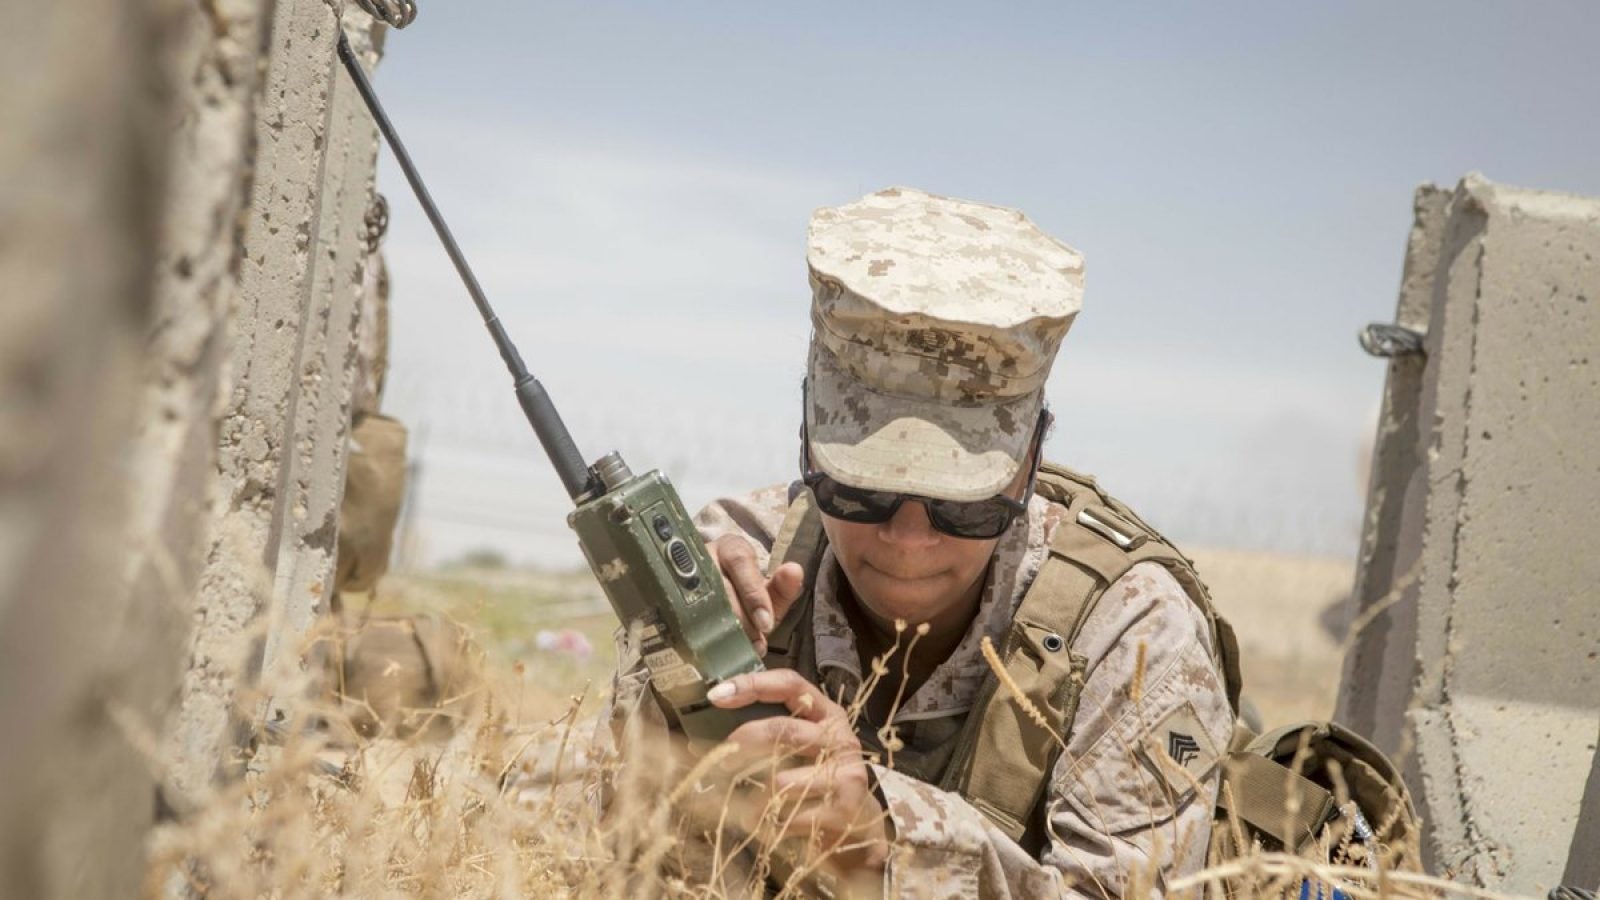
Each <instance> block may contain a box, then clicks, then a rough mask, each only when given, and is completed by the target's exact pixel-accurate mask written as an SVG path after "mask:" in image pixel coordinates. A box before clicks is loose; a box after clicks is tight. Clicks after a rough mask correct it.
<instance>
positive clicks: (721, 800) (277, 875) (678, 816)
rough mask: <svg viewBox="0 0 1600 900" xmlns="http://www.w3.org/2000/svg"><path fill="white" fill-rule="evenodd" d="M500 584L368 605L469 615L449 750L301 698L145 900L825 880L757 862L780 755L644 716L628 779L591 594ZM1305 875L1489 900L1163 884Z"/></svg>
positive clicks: (466, 584)
mask: <svg viewBox="0 0 1600 900" xmlns="http://www.w3.org/2000/svg"><path fill="white" fill-rule="evenodd" d="M530 578H531V576H530ZM495 579H496V580H493V581H489V582H487V583H486V582H485V581H484V580H482V579H478V578H475V577H473V576H471V575H466V574H457V575H443V576H441V575H430V576H424V577H413V578H408V579H392V580H391V581H390V582H389V583H387V584H386V585H385V586H384V587H383V588H382V590H381V592H380V598H381V599H380V600H376V601H373V602H372V604H371V608H372V609H373V610H377V611H387V612H399V613H403V612H408V611H412V610H415V609H419V608H425V609H429V610H433V611H444V612H447V613H450V614H453V615H454V616H455V617H456V618H458V619H460V620H462V621H469V622H473V623H479V627H477V628H476V630H477V632H478V634H479V637H480V640H482V642H483V643H484V645H485V648H486V649H487V651H488V652H487V663H486V670H487V673H488V677H487V680H486V681H485V683H484V685H483V687H482V689H481V696H480V697H479V698H478V702H476V703H474V704H471V705H470V706H467V707H463V708H464V709H466V710H469V711H468V712H466V713H464V714H463V715H462V717H461V718H460V720H459V721H455V722H453V723H452V724H453V726H454V727H453V728H452V729H450V732H451V736H450V737H449V738H448V739H447V740H443V741H437V740H436V741H431V742H430V741H425V740H423V739H421V738H417V737H413V738H410V739H406V740H401V739H398V738H395V737H394V736H393V735H380V736H378V737H376V738H374V739H370V740H362V741H360V742H356V741H354V740H352V739H349V738H345V739H342V740H343V742H342V743H340V742H339V741H336V740H335V739H334V738H333V737H332V736H333V735H337V734H345V733H346V732H345V731H344V730H341V729H337V728H335V729H330V728H327V727H326V724H327V723H328V722H330V721H333V722H337V721H338V719H339V718H340V716H341V715H342V712H341V711H340V710H338V709H335V708H332V707H329V706H327V705H325V704H315V703H309V702H308V703H305V704H303V705H302V706H303V708H300V709H297V710H296V712H297V714H298V715H299V716H300V719H299V721H297V722H296V723H294V725H293V726H292V727H290V728H289V729H288V730H287V733H288V734H289V735H291V737H289V738H287V739H276V738H272V739H269V738H271V736H269V735H262V736H261V738H262V739H261V740H260V741H258V742H257V744H256V745H255V750H254V752H253V753H252V754H251V755H250V756H249V758H248V760H247V764H246V765H245V766H244V775H243V777H242V778H240V779H239V780H237V781H236V782H234V783H232V784H230V785H229V786H227V787H225V788H223V789H220V790H219V791H218V792H217V793H216V794H215V796H213V797H210V798H208V799H207V801H206V802H204V803H203V804H201V805H199V806H198V808H196V809H194V810H192V811H191V812H189V813H188V814H187V815H185V816H184V817H183V818H182V819H181V820H179V821H176V822H172V823H169V824H167V825H165V826H163V827H162V828H160V829H158V831H157V832H156V834H155V836H154V838H153V840H152V843H151V865H150V869H149V876H148V878H147V881H146V884H145V888H144V893H145V895H146V896H156V895H164V894H166V893H167V892H169V891H170V890H171V889H172V888H173V887H174V886H175V885H183V884H187V885H188V886H189V887H190V888H191V889H192V891H193V893H195V894H197V895H199V896H204V897H274V898H292V897H322V896H334V895H339V896H359V897H434V896H464V897H512V896H577V897H617V896H628V897H635V896H645V897H650V896H654V897H695V898H718V897H732V896H748V895H750V894H751V892H752V890H753V889H754V886H757V885H761V884H763V883H765V882H770V883H772V884H775V885H778V886H779V893H780V895H782V896H808V895H811V894H812V893H813V892H814V890H815V885H816V884H817V881H816V880H815V879H818V878H821V879H824V880H826V879H828V878H832V877H834V874H835V873H831V872H830V871H829V868H828V862H827V861H828V859H829V858H830V856H831V854H833V853H836V852H838V851H841V850H844V849H848V848H845V847H840V846H833V847H822V848H817V852H807V851H806V850H804V849H797V848H798V847H800V846H801V845H802V844H803V843H804V842H803V841H801V842H796V841H793V840H791V841H788V842H785V843H780V844H777V845H776V846H777V847H778V850H777V851H776V852H769V851H767V850H765V849H763V848H765V847H766V846H768V844H767V843H766V842H765V841H763V840H762V839H761V838H763V837H766V838H770V836H771V835H773V834H775V833H779V832H781V831H783V824H784V822H785V821H786V817H789V816H792V815H793V814H794V811H795V810H796V809H797V808H798V806H799V804H798V803H797V802H796V801H798V800H801V799H803V798H795V797H784V796H767V795H761V794H758V793H753V792H752V791H751V790H750V789H749V787H748V782H749V778H750V777H751V776H754V777H756V778H757V780H759V779H760V776H762V775H764V774H769V773H770V772H771V771H773V770H774V769H775V768H777V767H779V766H781V765H782V761H781V760H777V759H772V760H765V761H755V762H750V761H747V760H746V761H739V762H741V763H742V766H730V763H732V762H734V761H732V760H729V759H725V758H723V756H722V754H711V755H707V756H704V757H701V758H699V759H698V760H696V759H695V758H694V757H692V756H691V755H689V754H687V753H686V752H685V750H684V749H683V748H682V747H678V746H672V745H663V744H659V743H653V742H652V740H651V737H650V734H649V733H648V732H649V730H648V729H646V728H645V727H644V726H643V724H642V722H641V721H640V720H641V718H642V717H638V716H635V717H634V718H633V720H632V724H631V725H630V726H629V727H630V728H632V729H633V730H632V731H631V732H630V733H628V734H625V735H623V736H622V743H623V744H624V745H625V746H628V747H630V748H636V751H637V752H634V753H630V758H633V759H643V760H645V761H646V764H644V765H625V764H623V763H620V762H619V761H618V760H617V759H616V758H615V757H614V756H613V755H612V754H610V753H609V752H608V751H609V749H610V747H611V746H612V745H613V741H612V740H611V739H610V737H609V731H600V732H597V731H596V729H595V728H594V721H593V717H592V716H591V715H590V714H591V713H592V712H593V711H594V710H596V709H598V708H599V704H600V695H601V694H603V693H604V691H603V690H596V689H593V688H591V687H590V685H591V684H594V683H599V684H606V683H608V679H609V673H610V671H611V669H612V666H613V660H614V656H613V651H612V648H611V644H610V642H609V638H608V636H607V635H608V632H609V631H610V630H611V629H612V627H613V623H612V620H611V619H610V617H609V612H608V611H606V609H605V607H604V606H603V605H601V603H603V601H601V602H595V601H596V600H597V595H595V594H594V593H592V588H591V589H589V590H590V593H589V594H587V595H585V594H584V590H583V586H584V585H587V584H589V582H587V581H586V580H585V579H581V578H580V579H575V580H573V581H571V582H570V583H568V582H562V581H560V580H559V579H557V580H556V581H554V582H541V581H537V580H536V579H535V580H530V581H519V580H518V577H517V576H512V575H497V576H495ZM551 584H555V585H556V586H557V587H558V588H559V590H555V591H552V590H550V585H551ZM563 592H565V593H563ZM585 604H588V605H585ZM358 608H359V607H358ZM574 622H576V623H577V627H580V628H582V629H584V630H585V631H586V632H587V633H591V634H592V639H593V640H594V643H595V647H596V651H597V652H596V654H595V656H594V658H593V659H590V660H588V661H586V662H576V661H572V660H567V659H564V658H560V657H552V656H549V655H547V654H539V653H537V652H535V651H532V650H530V649H529V648H527V647H526V646H524V645H522V644H519V643H517V641H518V640H519V638H520V636H522V635H525V634H528V633H531V631H532V630H534V629H537V628H539V627H549V626H552V625H557V624H562V625H571V624H572V623H574ZM911 639H912V640H914V639H915V635H913V636H911ZM889 662H890V661H888V660H885V661H880V663H879V664H878V665H875V666H873V667H872V670H871V672H869V678H868V680H869V686H868V687H867V688H866V690H870V688H871V684H870V683H875V682H876V680H877V679H879V678H882V677H884V676H886V675H888V673H889V672H890V671H891V666H890V665H889ZM602 679H607V680H602ZM285 693H289V692H285ZM299 693H303V692H299ZM256 699H257V698H247V700H246V701H245V704H246V707H247V708H248V707H249V704H251V703H254V702H255V701H256ZM854 707H855V708H856V709H857V710H859V708H860V704H859V703H857V704H854ZM313 725H318V726H319V727H312V726H313ZM597 734H598V739H597ZM725 752H726V751H724V753H725ZM602 798H604V799H605V800H606V801H607V802H605V803H602V802H601V801H602ZM602 807H604V811H602ZM1219 827H1220V826H1219ZM1307 878H1311V879H1315V880H1318V881H1322V882H1326V883H1338V884H1340V885H1341V886H1342V887H1343V889H1345V890H1346V892H1347V893H1348V894H1349V895H1350V896H1353V897H1366V896H1416V895H1430V894H1435V893H1447V894H1451V895H1459V896H1488V895H1487V894H1483V893H1481V892H1477V891H1472V890H1468V889H1466V888H1463V887H1460V886H1457V885H1450V884H1447V883H1444V882H1440V881H1437V880H1433V879H1427V878H1424V877H1423V876H1420V875H1414V874H1408V873H1394V872H1386V873H1382V874H1381V875H1376V876H1375V875H1374V873H1373V872H1372V871H1371V870H1368V869H1365V868H1352V867H1342V868H1341V867H1336V866H1328V865H1325V864H1324V865H1319V864H1317V863H1315V862H1313V861H1311V860H1307V859H1302V858H1299V857H1294V856H1289V855H1284V854H1274V853H1267V852H1262V851H1260V850H1259V849H1255V850H1252V851H1251V852H1249V853H1247V854H1246V855H1244V856H1243V857H1242V858H1240V859H1237V860H1234V861H1232V862H1229V863H1227V864H1226V865H1224V866H1221V867H1216V868H1212V869H1208V870H1206V871H1204V872H1201V873H1199V874H1197V875H1193V876H1189V877H1186V878H1183V879H1180V880H1179V881H1177V882H1175V883H1173V884H1171V885H1169V889H1170V891H1171V892H1173V893H1174V894H1177V893H1181V892H1184V891H1189V892H1193V893H1196V894H1198V893H1207V894H1215V893H1216V892H1218V891H1220V890H1221V889H1222V887H1223V886H1224V885H1227V886H1229V887H1230V888H1231V889H1233V890H1235V891H1237V893H1236V894H1235V895H1236V896H1285V895H1288V896H1298V886H1299V885H1300V883H1301V882H1302V881H1304V880H1305V879H1307ZM1150 882H1151V879H1150V877H1149V875H1148V873H1143V874H1142V875H1141V873H1130V875H1129V879H1128V883H1129V884H1130V885H1132V886H1135V887H1134V889H1133V890H1132V891H1131V894H1132V895H1138V893H1140V892H1139V890H1138V889H1137V886H1138V885H1148V884H1150ZM1313 896H1314V894H1313Z"/></svg>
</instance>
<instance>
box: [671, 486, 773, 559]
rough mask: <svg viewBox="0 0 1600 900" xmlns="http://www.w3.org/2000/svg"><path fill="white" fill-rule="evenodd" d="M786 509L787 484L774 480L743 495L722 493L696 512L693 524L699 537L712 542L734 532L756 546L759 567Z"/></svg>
mask: <svg viewBox="0 0 1600 900" xmlns="http://www.w3.org/2000/svg"><path fill="white" fill-rule="evenodd" d="M788 511H789V485H786V484H774V485H771V486H770V487H764V488H762V489H760V490H758V491H753V492H751V493H749V494H746V495H744V496H743V497H723V498H721V499H718V500H713V501H712V502H710V503H708V504H706V506H705V508H704V509H701V510H700V511H699V512H697V513H695V516H694V524H695V527H696V528H698V529H699V531H700V537H701V539H703V540H704V541H705V542H706V543H708V544H709V543H711V542H712V541H714V540H716V539H717V538H719V537H722V536H723V535H725V534H734V535H738V536H739V537H742V538H744V539H745V540H747V541H749V542H750V545H751V546H752V547H754V548H755V551H756V561H757V562H758V563H759V564H760V565H761V568H762V570H765V569H766V567H767V559H768V556H769V555H770V553H771V552H772V542H773V541H774V540H776V539H777V536H778V530H779V529H780V528H782V527H783V518H784V516H785V515H786V514H788Z"/></svg>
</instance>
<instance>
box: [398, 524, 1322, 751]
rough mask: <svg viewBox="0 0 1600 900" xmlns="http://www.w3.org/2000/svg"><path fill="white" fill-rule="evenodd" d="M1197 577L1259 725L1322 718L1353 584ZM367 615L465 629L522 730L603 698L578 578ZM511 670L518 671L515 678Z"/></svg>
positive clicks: (440, 590)
mask: <svg viewBox="0 0 1600 900" xmlns="http://www.w3.org/2000/svg"><path fill="white" fill-rule="evenodd" d="M1193 555H1194V557H1195V561H1196V565H1197V566H1198V567H1199V570H1200V574H1201V577H1202V578H1204V579H1205V581H1206V583H1207V584H1208V585H1209V586H1210V587H1211V591H1212V595H1213V597H1214V598H1215V600H1216V602H1217V605H1218V607H1219V608H1220V609H1221V610H1222V612H1223V614H1224V615H1226V616H1227V617H1228V618H1229V620H1230V621H1231V622H1232V623H1233V626H1234V629H1235V631H1236V632H1237V633H1238V636H1239V643H1240V647H1241V650H1242V652H1243V657H1244V659H1243V666H1244V675H1245V688H1246V693H1247V695H1248V696H1249V697H1250V698H1251V699H1252V701H1253V702H1254V703H1255V704H1256V706H1257V707H1258V708H1259V709H1260V710H1261V712H1262V715H1263V718H1264V719H1265V721H1266V722H1267V723H1268V724H1274V723H1283V722H1289V721H1294V720H1298V719H1306V718H1326V717H1328V716H1331V715H1332V712H1333V704H1334V700H1335V698H1336V696H1337V693H1338V681H1339V666H1340V660H1341V651H1340V646H1339V641H1340V636H1339V632H1340V631H1341V630H1342V627H1341V623H1342V621H1343V616H1342V610H1341V607H1340V604H1341V602H1342V601H1343V599H1344V598H1345V597H1346V596H1347V595H1348V593H1349V590H1350V586H1351V582H1352V579H1353V577H1354V568H1353V564H1352V563H1350V562H1348V561H1345V560H1339V559H1328V558H1321V557H1297V556H1284V555H1276V554H1266V553H1254V552H1249V551H1238V550H1197V551H1194V552H1193ZM373 609H374V611H376V612H386V613H434V614H441V615H446V616H449V617H451V618H453V619H455V620H456V621H458V622H460V623H461V624H463V625H466V626H467V627H468V628H469V629H470V630H471V631H472V632H473V633H474V634H476V635H477V636H478V638H479V640H480V641H481V642H482V643H483V645H484V648H485V650H486V651H487V653H488V657H489V663H490V673H491V676H492V677H493V679H494V680H495V682H496V683H497V684H499V685H501V686H502V687H503V688H504V689H505V690H503V691H500V692H498V693H499V695H500V696H501V698H502V702H507V703H514V704H515V705H516V713H518V714H519V715H521V716H523V717H525V718H524V721H525V722H532V721H536V720H539V719H548V718H550V717H554V716H556V715H559V714H561V713H562V712H564V711H565V710H566V709H567V708H568V706H569V705H570V698H571V697H572V696H573V695H575V694H578V693H580V692H584V691H585V690H587V695H588V696H587V700H586V702H585V706H586V707H588V708H594V706H595V705H597V703H598V700H599V698H600V696H601V695H602V694H603V693H604V692H605V691H606V690H607V689H608V687H609V679H610V674H611V670H612V667H613V665H614V662H615V653H614V649H613V645H612V633H613V630H614V629H615V628H616V620H615V619H614V618H613V616H612V614H611V610H610V608H609V607H608V606H607V605H606V602H605V599H604V597H603V596H602V595H601V593H600V589H599V587H598V586H597V585H596V584H595V583H594V580H593V578H592V577H591V576H590V575H589V573H587V572H564V573H553V572H541V571H531V570H523V569H510V568H458V569H446V570H441V571H437V572H429V573H413V574H406V575H391V576H389V577H387V578H386V579H385V580H384V581H383V583H382V584H381V585H380V586H379V589H378V591H377V593H376V595H375V600H374V604H373ZM562 628H571V629H575V630H577V631H579V632H581V633H582V634H583V635H584V636H585V637H587V638H588V639H589V641H590V643H591V644H592V646H593V648H594V653H593V655H592V656H591V657H589V659H588V660H586V661H578V660H574V659H572V658H571V657H569V656H566V655H563V654H560V653H555V652H549V651H541V650H539V649H537V648H536V647H535V645H534V637H535V635H536V634H537V633H538V632H539V630H540V629H547V630H557V629H562ZM519 662H520V663H521V664H522V671H521V674H518V673H517V672H516V670H515V665H516V664H517V663H519Z"/></svg>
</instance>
